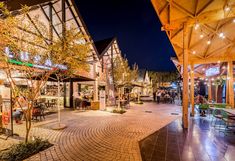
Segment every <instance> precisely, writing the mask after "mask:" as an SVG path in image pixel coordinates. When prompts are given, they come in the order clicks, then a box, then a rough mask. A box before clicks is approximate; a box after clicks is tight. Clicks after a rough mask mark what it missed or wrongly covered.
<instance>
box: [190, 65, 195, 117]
mask: <svg viewBox="0 0 235 161" xmlns="http://www.w3.org/2000/svg"><path fill="white" fill-rule="evenodd" d="M190 73H191V75H190V77H191V86H190V87H191V90H190V93H191V106H192V112H191V116H194V65H193V64H191V72H190Z"/></svg>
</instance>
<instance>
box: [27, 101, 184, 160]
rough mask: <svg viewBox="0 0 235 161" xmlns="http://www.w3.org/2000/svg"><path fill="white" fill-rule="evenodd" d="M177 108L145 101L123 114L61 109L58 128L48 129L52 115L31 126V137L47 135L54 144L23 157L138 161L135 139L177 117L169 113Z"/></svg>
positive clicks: (136, 141)
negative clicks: (62, 110)
mask: <svg viewBox="0 0 235 161" xmlns="http://www.w3.org/2000/svg"><path fill="white" fill-rule="evenodd" d="M178 109H179V106H174V105H157V104H154V103H145V104H144V105H132V107H131V108H130V109H129V110H128V111H127V112H126V113H125V114H123V115H120V114H112V113H109V112H102V111H87V112H77V111H65V112H63V113H62V120H63V123H64V124H66V125H67V126H68V127H67V128H66V129H64V130H61V131H55V130H51V127H52V126H53V125H54V124H55V121H53V119H55V117H56V115H52V116H50V118H48V119H49V120H50V119H51V121H49V122H48V123H45V124H42V125H35V126H34V128H33V130H32V133H31V136H39V137H43V138H47V139H49V141H51V142H52V143H54V146H53V147H51V148H49V149H47V150H45V151H42V152H40V153H38V154H36V155H34V156H32V157H31V158H29V159H27V160H28V161H39V160H42V161H43V160H47V161H51V160H61V161H64V160H69V161H70V160H71V161H72V160H74V161H79V160H84V161H106V160H107V161H109V160H113V161H115V160H117V161H120V160H121V161H139V160H142V159H141V154H140V149H139V144H138V142H139V141H140V140H141V139H143V138H145V137H147V136H148V135H150V134H151V133H153V132H155V131H156V130H158V129H160V128H161V127H163V126H165V125H166V124H168V123H170V122H172V121H173V120H175V119H177V118H178V117H180V116H179V115H178V116H176V115H171V113H172V112H177V110H178ZM146 111H151V113H149V112H146ZM48 119H47V120H48Z"/></svg>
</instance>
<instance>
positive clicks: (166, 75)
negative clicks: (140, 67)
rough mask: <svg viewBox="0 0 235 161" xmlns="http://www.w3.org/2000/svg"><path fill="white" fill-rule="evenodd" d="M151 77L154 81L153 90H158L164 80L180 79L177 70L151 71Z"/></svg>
mask: <svg viewBox="0 0 235 161" xmlns="http://www.w3.org/2000/svg"><path fill="white" fill-rule="evenodd" d="M149 77H150V78H151V79H152V82H153V90H154V91H156V90H157V88H159V86H161V84H162V83H164V82H173V81H176V80H178V79H179V77H180V76H179V73H178V72H177V71H173V72H155V71H149Z"/></svg>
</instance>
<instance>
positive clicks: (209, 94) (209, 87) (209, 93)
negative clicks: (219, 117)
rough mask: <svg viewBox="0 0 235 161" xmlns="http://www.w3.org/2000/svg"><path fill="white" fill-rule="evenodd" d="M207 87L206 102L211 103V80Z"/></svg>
mask: <svg viewBox="0 0 235 161" xmlns="http://www.w3.org/2000/svg"><path fill="white" fill-rule="evenodd" d="M208 83H209V85H208V101H211V100H212V93H211V88H212V87H211V86H212V84H211V79H209V82H208Z"/></svg>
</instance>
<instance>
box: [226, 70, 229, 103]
mask: <svg viewBox="0 0 235 161" xmlns="http://www.w3.org/2000/svg"><path fill="white" fill-rule="evenodd" d="M227 76H228V72H227ZM226 104H229V80H228V79H226Z"/></svg>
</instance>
